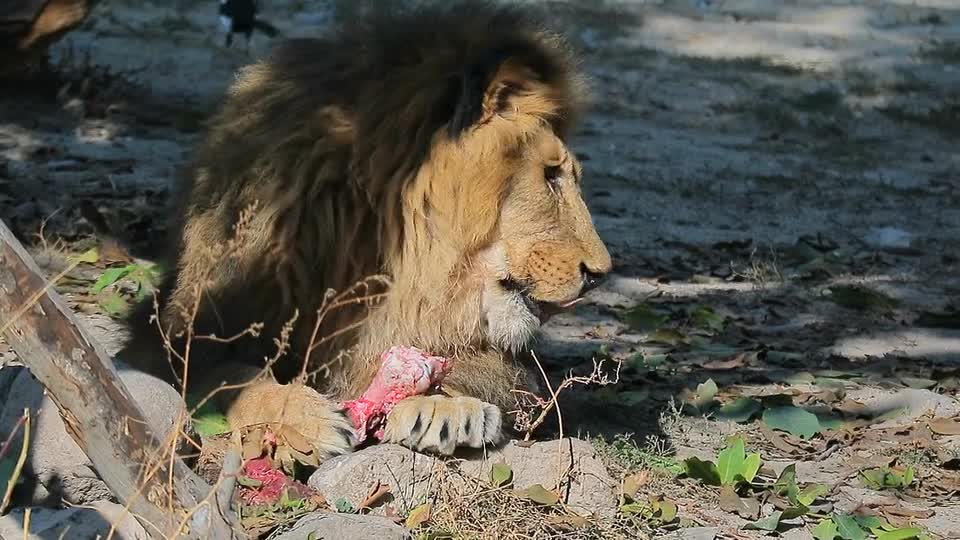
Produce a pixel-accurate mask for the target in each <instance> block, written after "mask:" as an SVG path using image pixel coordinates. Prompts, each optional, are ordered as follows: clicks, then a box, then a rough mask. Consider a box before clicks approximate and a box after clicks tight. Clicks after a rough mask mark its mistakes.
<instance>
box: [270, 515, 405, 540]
mask: <svg viewBox="0 0 960 540" xmlns="http://www.w3.org/2000/svg"><path fill="white" fill-rule="evenodd" d="M311 534H312V535H313V536H310V535H311ZM304 538H314V539H315V540H345V539H348V538H349V539H350V540H409V539H410V538H412V537H411V535H410V533H409V532H408V531H407V529H404V528H403V527H401V526H399V525H397V524H396V523H394V522H392V521H390V520H389V519H387V518H385V517H380V516H365V515H357V514H333V513H330V512H317V513H315V514H310V515H307V516H304V517H302V518H300V521H298V522H297V523H296V525H294V526H293V528H292V529H290V530H289V531H287V532H285V533H283V534H281V535H279V536H275V537H273V540H303V539H304Z"/></svg>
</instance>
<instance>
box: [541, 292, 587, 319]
mask: <svg viewBox="0 0 960 540" xmlns="http://www.w3.org/2000/svg"><path fill="white" fill-rule="evenodd" d="M582 300H583V297H578V298H574V299H573V300H570V301H569V302H562V303H559V304H548V303H542V304H540V319H541V321H546V320H547V319H549V318H550V317H552V316H554V315H556V314H557V313H561V312H563V311H566V310H568V309H570V308H572V307H573V306H575V305H577V304H579V303H580V302H581V301H582Z"/></svg>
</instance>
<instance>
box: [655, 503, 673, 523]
mask: <svg viewBox="0 0 960 540" xmlns="http://www.w3.org/2000/svg"><path fill="white" fill-rule="evenodd" d="M651 503H652V506H653V509H654V511H655V512H657V513H658V515H657V519H658V520H659V521H660V522H661V523H665V524H666V523H670V522H672V521H673V520H675V519H677V503H675V502H673V501H670V500H667V499H655V500H653V501H651Z"/></svg>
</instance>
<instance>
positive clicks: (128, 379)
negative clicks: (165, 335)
mask: <svg viewBox="0 0 960 540" xmlns="http://www.w3.org/2000/svg"><path fill="white" fill-rule="evenodd" d="M116 367H117V371H118V373H119V375H120V379H121V380H122V381H123V384H124V386H126V387H127V389H128V390H129V391H130V393H131V395H132V396H133V398H134V400H135V401H136V402H137V404H138V405H139V406H140V409H141V410H142V411H143V414H144V415H145V416H146V420H147V421H148V422H149V423H150V425H151V426H152V427H153V429H154V432H155V433H157V434H158V435H159V437H160V438H161V440H163V439H164V438H165V437H166V436H167V435H168V434H170V432H171V429H172V428H173V427H174V424H175V423H176V421H177V419H178V418H179V416H180V415H181V414H185V413H186V405H185V404H184V403H183V400H182V399H181V398H180V394H179V393H178V392H177V391H176V390H175V389H174V388H173V387H172V386H170V385H169V384H167V383H166V382H163V381H161V380H159V379H157V378H155V377H152V376H150V375H147V374H144V373H142V372H139V371H136V370H133V369H131V368H129V367H127V366H125V365H123V364H119V363H117V364H116ZM25 408H28V409H30V411H31V415H32V423H33V432H32V434H31V442H30V449H29V455H28V459H27V463H26V476H27V481H28V482H27V486H28V487H29V488H30V489H29V490H27V491H28V492H26V493H18V495H19V496H20V497H21V498H18V500H17V503H18V504H22V505H29V504H42V505H58V504H59V503H60V502H61V499H62V500H66V501H68V502H70V503H73V504H87V503H90V502H93V501H98V500H103V499H109V498H111V497H112V495H111V493H110V491H109V490H108V489H107V487H106V485H105V484H104V483H103V481H102V480H100V478H99V477H98V476H97V474H96V472H94V470H93V466H92V464H91V463H90V460H89V459H87V456H86V455H85V454H84V453H83V451H82V450H80V447H79V446H78V445H77V443H76V442H74V440H73V438H72V437H70V435H68V434H67V432H66V430H65V429H64V426H63V420H62V419H61V418H60V412H59V410H58V409H57V407H56V405H55V404H54V403H53V401H52V400H51V399H50V397H49V396H47V395H46V394H45V393H44V391H43V386H42V385H41V384H40V382H39V381H37V379H36V378H34V377H33V375H32V374H31V373H30V372H29V371H28V370H25V369H24V370H22V371H21V372H20V373H19V375H18V376H17V378H16V379H15V380H14V382H13V384H12V385H11V387H10V396H9V398H8V399H7V403H6V404H5V406H4V407H3V412H2V413H0V435H5V434H7V433H9V432H10V431H11V430H12V429H13V427H14V426H15V425H16V423H17V420H18V419H19V418H20V417H21V416H22V414H23V410H24V409H25ZM21 443H22V437H21V436H18V437H16V439H15V440H14V443H13V444H14V448H19V447H20V445H21Z"/></svg>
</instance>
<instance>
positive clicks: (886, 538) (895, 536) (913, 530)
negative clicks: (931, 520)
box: [877, 527, 923, 540]
mask: <svg viewBox="0 0 960 540" xmlns="http://www.w3.org/2000/svg"><path fill="white" fill-rule="evenodd" d="M921 534H923V531H922V530H921V529H920V528H919V527H909V528H904V529H894V530H892V531H885V532H882V533H880V534H878V535H877V540H908V539H910V538H919V537H920V535H921Z"/></svg>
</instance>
